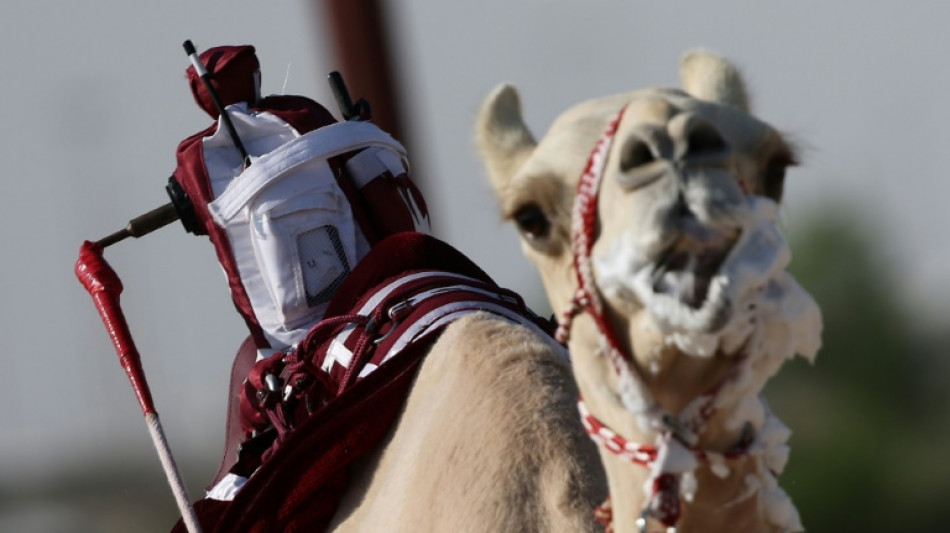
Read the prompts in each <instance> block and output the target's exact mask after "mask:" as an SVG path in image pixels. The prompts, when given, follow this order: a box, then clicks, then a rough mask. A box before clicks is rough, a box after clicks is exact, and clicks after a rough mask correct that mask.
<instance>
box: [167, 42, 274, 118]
mask: <svg viewBox="0 0 950 533" xmlns="http://www.w3.org/2000/svg"><path fill="white" fill-rule="evenodd" d="M198 57H199V58H200V59H201V63H202V64H203V65H204V66H205V69H206V70H207V71H208V74H210V75H211V76H210V78H211V85H212V86H213V87H214V90H215V92H216V93H218V99H219V100H220V101H221V105H222V106H224V107H227V106H229V105H231V104H235V103H237V102H248V103H251V104H253V103H255V102H257V99H258V95H259V94H260V69H261V64H260V62H259V61H258V60H257V55H256V54H255V53H254V47H253V46H249V45H244V46H216V47H214V48H209V49H207V50H205V51H204V52H202V53H201V54H200V55H199V56H198ZM255 73H257V76H255ZM185 75H186V76H187V77H188V84H189V85H190V86H191V94H192V96H193V97H194V99H195V103H197V104H198V107H200V108H201V109H204V110H205V112H206V113H208V115H210V116H211V118H213V119H217V118H218V108H217V107H216V106H215V105H214V101H213V100H212V99H211V94H210V93H209V92H208V89H207V87H205V85H204V82H203V81H202V80H201V78H200V77H199V76H198V72H197V71H196V70H195V67H194V66H189V67H188V70H186V71H185Z"/></svg>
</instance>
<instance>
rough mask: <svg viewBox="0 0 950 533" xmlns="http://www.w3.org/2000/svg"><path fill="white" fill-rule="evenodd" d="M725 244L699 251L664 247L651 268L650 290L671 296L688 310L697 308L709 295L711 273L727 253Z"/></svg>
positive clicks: (719, 265) (728, 246)
mask: <svg viewBox="0 0 950 533" xmlns="http://www.w3.org/2000/svg"><path fill="white" fill-rule="evenodd" d="M734 242H735V239H733V240H732V241H731V242H730V243H729V244H728V245H726V246H721V247H715V248H705V249H702V250H700V251H684V250H673V249H671V250H668V251H667V252H666V253H664V254H663V255H662V256H661V258H660V260H658V261H657V263H656V264H655V265H654V267H653V272H652V275H651V279H652V282H653V283H652V288H653V292H655V293H656V294H666V295H669V296H672V297H673V298H675V299H676V300H678V301H680V302H681V303H683V304H684V305H686V306H688V307H690V308H691V309H699V308H700V307H702V306H703V304H704V303H705V302H706V300H707V298H708V297H709V287H710V284H711V282H712V278H713V276H715V275H716V274H717V273H718V272H719V268H720V267H721V266H722V263H723V261H724V260H725V258H726V256H727V255H728V254H729V250H730V249H731V247H732V244H733V243H734Z"/></svg>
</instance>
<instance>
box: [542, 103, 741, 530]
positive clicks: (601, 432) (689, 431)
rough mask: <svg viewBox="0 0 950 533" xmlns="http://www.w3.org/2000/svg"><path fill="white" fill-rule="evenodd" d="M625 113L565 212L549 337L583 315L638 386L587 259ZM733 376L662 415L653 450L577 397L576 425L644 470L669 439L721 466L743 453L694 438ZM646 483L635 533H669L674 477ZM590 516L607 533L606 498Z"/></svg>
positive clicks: (561, 336)
mask: <svg viewBox="0 0 950 533" xmlns="http://www.w3.org/2000/svg"><path fill="white" fill-rule="evenodd" d="M626 109H627V106H624V107H623V108H622V109H621V110H620V111H619V112H617V113H616V114H615V115H614V116H613V117H612V118H611V120H610V122H609V123H608V125H607V128H606V130H605V131H604V133H603V134H602V135H601V137H600V138H599V139H598V140H597V144H596V145H595V146H594V149H593V150H592V151H591V154H590V157H589V158H588V160H587V164H586V166H585V167H584V172H583V174H581V177H580V181H579V183H578V185H577V194H576V196H575V198H574V206H573V209H572V212H571V249H572V252H573V256H574V271H575V273H576V275H577V286H578V288H577V292H576V293H575V294H574V296H573V298H572V299H571V301H570V303H569V305H568V306H567V308H566V309H565V310H564V311H563V312H562V313H561V315H560V316H559V317H558V329H557V332H556V334H555V337H556V339H557V341H558V342H560V343H562V344H567V341H568V339H569V337H570V329H571V324H572V322H573V319H574V317H575V316H577V315H579V314H581V313H584V312H586V313H587V314H589V315H590V316H591V318H592V319H593V320H594V323H595V324H596V326H597V329H598V332H599V333H600V336H601V339H602V341H603V346H604V348H603V349H604V355H605V356H606V357H607V359H608V360H609V361H610V363H611V365H612V366H613V367H614V370H615V371H616V372H617V374H618V375H620V376H624V375H629V376H630V377H631V378H632V379H635V380H639V381H641V382H642V378H641V377H640V375H639V373H638V372H639V371H638V369H637V368H636V366H635V365H634V364H633V358H632V356H631V355H630V354H627V353H625V352H624V350H623V349H622V348H621V345H620V343H619V342H618V340H617V336H616V334H615V333H614V331H613V328H611V327H610V323H609V321H608V318H607V316H606V315H605V313H604V306H603V303H602V301H601V297H600V293H599V292H598V290H597V287H596V285H595V283H594V270H593V265H592V260H591V250H592V248H593V245H594V241H595V229H596V222H597V203H598V197H599V192H600V185H601V181H602V178H603V174H604V170H605V168H606V166H607V165H606V163H607V157H608V154H609V152H610V147H611V145H612V144H613V139H614V137H615V136H616V133H617V129H618V126H619V124H620V121H621V120H622V119H623V116H624V112H625V111H626ZM734 374H735V372H731V373H730V375H729V376H728V377H727V378H726V379H724V380H723V381H721V382H720V383H719V384H717V385H716V386H715V387H713V388H712V389H710V390H708V391H707V392H706V393H704V394H703V395H701V396H699V397H698V398H696V399H695V400H693V402H691V403H690V404H689V405H688V406H687V407H686V408H685V409H684V410H683V413H682V414H681V415H680V417H679V418H677V417H674V416H672V415H663V416H662V417H661V421H662V424H663V426H664V427H665V428H666V429H664V430H663V431H662V436H661V438H660V439H659V440H658V442H659V444H657V445H653V444H637V443H634V442H631V441H629V440H627V439H625V438H624V437H622V436H620V435H618V434H617V433H616V432H614V431H613V430H611V429H610V428H609V427H607V425H606V424H604V423H603V422H602V421H600V420H599V419H597V418H596V417H595V416H594V415H592V414H591V413H590V411H588V409H587V406H586V405H585V403H584V400H583V398H581V399H579V401H578V408H579V411H580V414H581V421H582V423H583V424H584V428H585V429H586V430H587V433H588V435H590V437H591V439H592V440H594V442H596V443H598V444H599V445H601V446H603V447H604V448H606V449H607V450H609V451H610V452H612V453H614V454H615V455H617V456H618V457H620V458H622V459H624V460H626V461H629V462H631V463H633V464H637V465H640V466H644V467H647V468H649V467H651V466H652V465H653V464H654V463H655V462H656V460H657V458H658V457H660V455H661V452H662V451H663V448H664V447H666V446H669V442H670V440H672V439H675V440H677V441H679V443H680V444H682V445H683V446H684V447H685V448H687V449H688V450H690V451H691V452H692V453H693V454H694V456H695V457H696V458H697V460H699V461H712V462H721V461H723V460H726V459H734V458H736V457H738V456H741V455H743V454H744V453H746V452H745V451H744V450H743V451H736V452H726V453H715V452H708V451H705V450H702V449H698V448H696V443H697V440H698V436H699V435H700V434H701V433H702V431H703V429H704V428H705V426H706V423H707V422H708V421H709V419H710V418H711V417H712V415H713V413H714V412H715V410H716V409H715V402H716V397H717V395H718V393H719V390H721V389H722V386H723V385H725V384H726V383H727V382H729V381H731V379H734ZM641 390H643V391H644V393H645V391H646V389H645V388H644V387H641ZM651 481H652V482H651V486H652V490H651V495H650V497H649V499H648V501H647V503H646V504H645V505H644V509H643V512H642V513H641V517H640V520H638V522H637V524H638V526H639V528H640V531H646V519H647V517H652V518H654V519H656V520H657V521H659V522H660V523H662V524H663V525H664V526H665V527H666V528H667V531H675V526H676V524H677V523H678V521H679V518H680V512H681V509H680V507H681V506H680V497H679V492H680V491H679V485H680V483H679V475H677V474H674V473H670V472H663V471H662V470H661V471H660V472H657V473H655V474H653V479H652V480H651ZM595 515H596V517H597V519H598V520H599V521H600V522H601V524H603V525H604V527H605V528H606V529H607V531H608V532H609V531H612V526H611V523H612V513H611V509H610V500H609V499H608V500H607V502H606V503H605V504H604V505H602V506H601V507H600V508H598V510H597V512H596V513H595Z"/></svg>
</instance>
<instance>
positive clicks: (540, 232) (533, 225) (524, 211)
mask: <svg viewBox="0 0 950 533" xmlns="http://www.w3.org/2000/svg"><path fill="white" fill-rule="evenodd" d="M513 218H514V220H515V224H517V225H518V229H519V230H520V231H521V233H522V234H524V236H525V237H526V238H528V239H541V238H544V237H547V235H548V233H550V232H551V221H550V220H548V217H547V216H545V214H544V211H542V210H541V207H540V206H539V205H538V204H536V203H533V202H532V203H530V204H526V205H524V206H522V207H521V208H520V209H518V210H517V211H516V212H515V215H514V217H513Z"/></svg>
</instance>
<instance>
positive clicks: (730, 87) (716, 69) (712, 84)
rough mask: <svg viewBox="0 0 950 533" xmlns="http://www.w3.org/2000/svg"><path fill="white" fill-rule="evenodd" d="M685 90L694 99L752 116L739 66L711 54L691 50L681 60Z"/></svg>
mask: <svg viewBox="0 0 950 533" xmlns="http://www.w3.org/2000/svg"><path fill="white" fill-rule="evenodd" d="M680 78H681V80H682V83H683V89H684V90H685V91H686V92H687V93H689V94H690V95H692V96H694V97H696V98H699V99H700V100H707V101H710V102H716V103H719V104H725V105H729V106H732V107H735V108H737V109H741V110H742V111H745V112H746V113H748V112H749V96H748V92H747V91H746V86H745V82H744V81H743V80H742V74H741V73H740V72H739V69H738V68H736V66H735V65H733V64H732V63H730V62H729V61H726V60H725V59H724V58H722V57H720V56H718V55H716V54H714V53H712V52H709V51H707V50H690V51H689V52H686V53H685V54H683V57H682V58H681V59H680Z"/></svg>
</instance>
